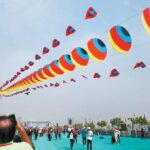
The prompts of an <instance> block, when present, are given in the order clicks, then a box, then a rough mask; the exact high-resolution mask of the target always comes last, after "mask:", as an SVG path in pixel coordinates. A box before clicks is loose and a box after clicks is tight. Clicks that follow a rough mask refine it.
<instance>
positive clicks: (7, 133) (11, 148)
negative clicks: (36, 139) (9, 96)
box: [0, 115, 35, 150]
mask: <svg viewBox="0 0 150 150" xmlns="http://www.w3.org/2000/svg"><path fill="white" fill-rule="evenodd" d="M16 131H18V134H19V136H20V137H21V139H22V141H21V142H19V143H15V142H13V138H14V136H15V133H16ZM34 149H35V148H34V145H33V143H32V141H31V139H30V138H29V137H28V135H27V133H26V131H25V129H24V128H23V126H22V125H21V124H20V122H19V121H18V120H16V118H15V115H9V116H0V150H34Z"/></svg>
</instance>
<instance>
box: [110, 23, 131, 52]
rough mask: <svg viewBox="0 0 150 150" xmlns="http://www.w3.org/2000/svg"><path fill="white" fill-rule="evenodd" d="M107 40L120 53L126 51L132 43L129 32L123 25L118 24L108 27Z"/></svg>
mask: <svg viewBox="0 0 150 150" xmlns="http://www.w3.org/2000/svg"><path fill="white" fill-rule="evenodd" d="M109 40H110V43H111V45H112V47H113V48H114V49H115V50H117V51H119V52H121V53H126V52H128V51H129V50H130V48H131V45H132V39H131V36H130V34H129V32H128V31H127V30H126V29H125V28H124V27H122V26H118V25H117V26H114V27H112V28H111V29H110V32H109Z"/></svg>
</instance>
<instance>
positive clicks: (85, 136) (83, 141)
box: [81, 128, 87, 145]
mask: <svg viewBox="0 0 150 150" xmlns="http://www.w3.org/2000/svg"><path fill="white" fill-rule="evenodd" d="M81 135H82V143H83V145H86V138H87V130H86V128H84V129H83V130H82V132H81Z"/></svg>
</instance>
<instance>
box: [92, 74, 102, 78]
mask: <svg viewBox="0 0 150 150" xmlns="http://www.w3.org/2000/svg"><path fill="white" fill-rule="evenodd" d="M93 78H95V79H99V78H101V75H100V74H99V73H95V74H94V75H93Z"/></svg>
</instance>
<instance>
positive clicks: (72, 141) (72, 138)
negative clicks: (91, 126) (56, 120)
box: [68, 129, 74, 149]
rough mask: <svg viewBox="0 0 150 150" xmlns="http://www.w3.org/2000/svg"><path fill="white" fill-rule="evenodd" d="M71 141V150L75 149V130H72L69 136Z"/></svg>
mask: <svg viewBox="0 0 150 150" xmlns="http://www.w3.org/2000/svg"><path fill="white" fill-rule="evenodd" d="M68 137H69V139H70V148H71V149H73V145H74V134H73V129H71V131H70V133H69V135H68Z"/></svg>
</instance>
